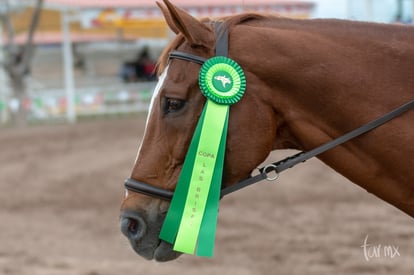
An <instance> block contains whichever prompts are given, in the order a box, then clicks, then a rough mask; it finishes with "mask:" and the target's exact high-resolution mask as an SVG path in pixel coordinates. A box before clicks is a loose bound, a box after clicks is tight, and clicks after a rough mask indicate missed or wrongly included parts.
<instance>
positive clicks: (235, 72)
mask: <svg viewBox="0 0 414 275" xmlns="http://www.w3.org/2000/svg"><path fill="white" fill-rule="evenodd" d="M199 85H200V89H201V92H202V93H203V94H204V96H205V97H207V98H208V99H210V100H212V101H214V102H215V103H217V104H222V105H232V104H234V103H236V102H238V101H239V100H240V99H241V98H242V97H243V94H244V91H245V90H246V77H245V75H244V72H243V69H242V68H241V67H240V65H239V64H237V63H236V61H234V60H232V59H230V58H227V57H224V56H216V57H212V58H210V59H208V60H207V61H206V62H205V63H204V64H203V66H202V67H201V70H200V75H199Z"/></svg>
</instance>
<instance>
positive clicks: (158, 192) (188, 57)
mask: <svg viewBox="0 0 414 275" xmlns="http://www.w3.org/2000/svg"><path fill="white" fill-rule="evenodd" d="M214 27H215V32H216V41H217V42H216V56H227V55H228V29H227V28H226V26H225V25H224V24H222V23H221V22H215V24H214ZM169 59H180V60H184V61H188V62H193V63H196V64H200V65H203V64H204V62H205V61H206V60H207V59H206V58H204V57H200V56H196V55H192V54H189V53H185V52H181V51H172V52H171V53H170V55H169ZM413 107H414V100H411V101H409V102H408V103H406V104H404V105H402V106H400V107H398V108H397V109H394V110H393V111H391V112H389V113H387V114H385V115H383V116H381V117H380V118H377V119H376V120H373V121H371V122H369V123H367V124H365V125H363V126H361V127H359V128H357V129H355V130H353V131H351V132H349V133H347V134H345V135H343V136H340V137H338V138H336V139H334V140H332V141H330V142H327V143H325V144H323V145H321V146H319V147H317V148H315V149H313V150H311V151H308V152H300V153H298V154H295V155H293V156H290V157H287V158H285V159H283V160H280V161H278V162H274V163H271V164H268V165H266V166H264V167H262V168H258V171H259V173H258V174H257V175H255V176H250V177H249V178H247V179H244V180H242V181H240V182H238V183H236V184H234V185H231V186H228V187H222V189H221V193H220V195H221V197H223V196H225V195H228V194H230V193H233V192H235V191H237V190H239V189H242V188H244V187H247V186H249V185H252V184H254V183H257V182H259V181H262V180H264V179H266V180H269V181H273V180H276V179H277V178H278V177H279V174H280V173H281V172H282V171H284V170H286V169H289V168H292V167H293V166H295V165H297V164H299V163H302V162H305V161H307V160H308V159H310V158H313V157H315V156H317V155H320V154H322V153H324V152H326V151H328V150H330V149H332V148H334V147H336V146H339V145H341V144H343V143H345V142H347V141H349V140H351V139H353V138H355V137H358V136H360V135H362V134H364V133H366V132H369V131H371V130H373V129H374V128H376V127H378V126H380V125H382V124H384V123H386V122H388V121H390V120H392V119H394V118H396V117H397V116H399V115H401V114H402V113H404V112H406V111H408V110H410V109H411V108H413ZM125 188H126V189H127V190H130V191H132V192H136V193H141V194H144V195H148V196H152V197H155V198H159V199H163V200H167V201H170V200H171V199H172V197H173V195H174V192H173V191H170V190H166V189H162V188H159V187H155V186H153V185H150V184H147V183H144V182H141V181H138V180H135V179H132V178H128V179H126V180H125Z"/></svg>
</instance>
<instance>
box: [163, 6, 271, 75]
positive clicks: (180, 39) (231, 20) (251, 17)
mask: <svg viewBox="0 0 414 275" xmlns="http://www.w3.org/2000/svg"><path fill="white" fill-rule="evenodd" d="M272 17H275V16H272V15H262V14H258V13H241V14H237V15H234V16H226V17H220V18H217V19H211V18H203V19H201V22H203V23H205V24H207V25H209V24H210V23H212V22H222V23H224V24H225V26H226V27H227V28H228V29H231V28H232V27H234V26H236V25H240V24H246V23H248V22H252V21H256V20H264V19H269V18H272ZM182 43H184V36H183V35H182V34H181V33H180V34H178V35H177V36H176V37H175V39H174V40H173V41H172V42H171V43H170V44H169V45H168V46H167V47H166V48H164V50H163V51H162V53H161V55H160V57H159V59H158V62H157V74H158V75H160V74H161V73H162V72H163V71H164V70H165V68H166V66H167V63H168V55H169V54H170V52H172V51H173V50H175V49H177V48H178V46H180V45H181V44H182Z"/></svg>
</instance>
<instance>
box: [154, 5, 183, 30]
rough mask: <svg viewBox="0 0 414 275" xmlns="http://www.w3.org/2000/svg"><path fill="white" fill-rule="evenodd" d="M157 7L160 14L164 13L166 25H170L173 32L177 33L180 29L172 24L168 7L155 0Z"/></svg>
mask: <svg viewBox="0 0 414 275" xmlns="http://www.w3.org/2000/svg"><path fill="white" fill-rule="evenodd" d="M156 3H157V5H158V7H159V8H160V10H161V12H162V14H163V15H164V18H165V21H166V22H167V25H168V27H170V29H171V30H172V31H173V32H174V33H175V34H179V33H180V31H179V30H178V29H177V27H176V26H175V24H174V21H173V19H172V17H171V14H170V12H169V11H168V9H167V8H166V7H165V6H164V5H163V4H161V3H160V2H158V1H157V2H156Z"/></svg>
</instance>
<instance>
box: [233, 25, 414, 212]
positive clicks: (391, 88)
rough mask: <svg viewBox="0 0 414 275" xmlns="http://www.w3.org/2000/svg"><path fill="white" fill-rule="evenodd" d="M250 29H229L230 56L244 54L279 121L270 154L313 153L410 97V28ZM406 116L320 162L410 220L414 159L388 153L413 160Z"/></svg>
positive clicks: (413, 60)
mask: <svg viewBox="0 0 414 275" xmlns="http://www.w3.org/2000/svg"><path fill="white" fill-rule="evenodd" d="M256 24H257V25H256V26H254V27H252V26H247V25H246V26H243V25H240V26H238V27H236V28H234V30H233V32H232V35H231V36H230V37H231V38H233V41H230V45H232V48H230V54H232V53H242V54H241V55H240V56H238V60H239V62H240V63H241V65H242V66H243V67H244V68H245V70H246V71H247V75H248V76H249V75H251V78H252V79H254V81H258V82H259V83H260V85H257V86H260V87H264V88H263V89H261V91H260V92H259V94H260V97H261V98H262V100H263V101H264V104H269V102H271V104H272V105H273V108H274V111H275V114H277V116H278V118H279V119H282V120H283V122H279V123H278V124H279V125H282V126H281V127H279V129H278V137H277V139H278V140H276V141H275V146H274V148H275V149H278V148H284V147H286V144H288V145H290V147H293V148H295V149H299V150H310V149H313V148H315V147H316V146H318V145H320V144H323V143H325V142H327V141H329V140H332V139H333V138H335V137H338V136H340V135H342V134H344V133H346V132H348V131H350V130H353V129H355V128H357V127H359V126H361V125H363V124H365V123H367V122H369V121H371V120H373V119H375V118H377V117H379V116H381V115H383V114H385V113H387V112H389V111H391V110H392V109H394V108H396V107H398V106H399V105H402V104H403V103H406V102H408V101H409V100H411V99H412V98H413V93H412V87H414V78H411V77H409V74H410V72H413V71H414V46H413V45H414V28H408V27H407V28H403V27H397V26H388V25H379V24H362V23H351V22H346V21H320V20H317V21H296V20H288V19H273V20H272V21H271V22H270V21H269V20H268V21H266V22H257V23H256ZM258 27H261V28H258ZM238 37H240V38H238ZM252 86H256V84H253V85H252ZM258 96H259V95H258ZM412 119H413V112H412V111H411V112H410V113H409V114H407V115H406V116H404V117H403V118H400V119H396V120H395V121H393V122H392V123H389V124H387V125H384V126H382V127H381V128H380V129H377V130H375V131H373V132H371V133H368V134H366V135H364V136H363V137H360V138H357V139H354V140H352V141H350V142H348V143H346V144H345V145H343V146H340V147H338V148H335V149H333V150H331V151H329V152H327V153H325V154H323V155H321V156H320V159H321V160H322V161H324V162H325V163H326V164H328V165H329V166H331V167H332V168H334V169H335V170H337V171H338V172H339V173H341V174H342V175H344V176H346V177H347V178H349V179H350V180H351V181H353V182H354V183H356V184H358V185H360V186H362V187H363V188H365V189H367V190H368V191H369V192H371V193H374V194H376V195H377V196H379V197H381V198H382V199H384V200H386V201H388V202H390V203H391V204H393V205H395V206H397V207H398V208H400V209H402V210H403V211H405V212H407V213H408V214H410V215H412V216H414V206H413V203H412V202H413V196H414V195H413V194H414V172H413V169H412V162H411V164H410V163H409V162H405V163H404V162H401V151H400V150H395V149H393V148H392V145H393V144H395V143H397V144H400V145H402V146H404V145H406V146H407V147H406V148H404V150H405V153H406V155H407V157H406V159H408V160H412V159H414V148H413V146H410V144H411V142H412V140H413V138H414V131H413V130H411V129H407V128H408V127H407V125H409V123H410V122H409V120H411V121H412ZM404 125H405V126H404ZM397 129H399V131H400V132H401V135H400V136H399V137H398V136H397V137H396V136H395V135H394V134H393V133H395V131H397ZM401 129H403V130H401ZM410 140H411V141H410Z"/></svg>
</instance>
